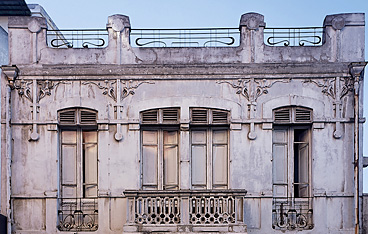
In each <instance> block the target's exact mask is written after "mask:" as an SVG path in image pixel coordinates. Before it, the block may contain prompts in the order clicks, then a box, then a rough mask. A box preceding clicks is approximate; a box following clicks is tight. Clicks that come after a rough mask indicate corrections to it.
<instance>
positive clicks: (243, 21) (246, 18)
mask: <svg viewBox="0 0 368 234" xmlns="http://www.w3.org/2000/svg"><path fill="white" fill-rule="evenodd" d="M265 26H266V23H265V22H264V16H263V15H261V14H258V13H255V12H250V13H246V14H244V15H242V16H241V18H240V24H239V27H246V28H247V29H249V30H256V29H258V28H259V27H265Z"/></svg>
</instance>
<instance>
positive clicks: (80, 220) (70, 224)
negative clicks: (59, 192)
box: [58, 198, 98, 232]
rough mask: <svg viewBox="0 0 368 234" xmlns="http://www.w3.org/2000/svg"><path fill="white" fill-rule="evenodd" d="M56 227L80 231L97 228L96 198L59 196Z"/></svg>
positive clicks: (62, 229) (63, 229) (61, 229)
mask: <svg viewBox="0 0 368 234" xmlns="http://www.w3.org/2000/svg"><path fill="white" fill-rule="evenodd" d="M58 204H59V208H58V219H59V224H58V229H59V230H60V231H70V232H81V231H96V230H97V229H98V204H97V198H59V199H58Z"/></svg>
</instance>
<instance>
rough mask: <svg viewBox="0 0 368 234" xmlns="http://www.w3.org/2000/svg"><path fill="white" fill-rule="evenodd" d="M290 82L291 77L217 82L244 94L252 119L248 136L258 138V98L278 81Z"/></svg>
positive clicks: (251, 138) (252, 138)
mask: <svg viewBox="0 0 368 234" xmlns="http://www.w3.org/2000/svg"><path fill="white" fill-rule="evenodd" d="M279 82H280V83H289V82H290V79H254V78H251V79H239V80H237V82H229V81H217V83H219V84H221V83H226V84H229V85H230V86H231V87H233V88H234V89H236V93H237V94H241V95H242V96H244V97H245V98H246V99H247V100H248V101H249V102H250V103H249V104H248V109H249V119H251V120H252V121H251V123H250V130H249V133H248V138H249V139H250V140H254V139H256V137H257V135H256V133H255V130H254V121H253V120H254V118H255V112H256V111H257V108H256V107H257V99H258V98H259V97H260V96H262V95H263V94H267V93H268V90H269V89H270V88H271V87H272V86H273V85H274V84H276V83H279Z"/></svg>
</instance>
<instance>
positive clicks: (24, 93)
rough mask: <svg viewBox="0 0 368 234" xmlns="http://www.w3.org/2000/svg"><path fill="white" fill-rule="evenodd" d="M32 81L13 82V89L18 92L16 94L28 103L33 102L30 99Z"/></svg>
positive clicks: (31, 98)
mask: <svg viewBox="0 0 368 234" xmlns="http://www.w3.org/2000/svg"><path fill="white" fill-rule="evenodd" d="M30 85H32V81H25V80H15V82H14V88H15V89H16V90H18V94H19V96H21V97H25V98H26V99H28V101H30V102H33V97H32V87H31V86H30Z"/></svg>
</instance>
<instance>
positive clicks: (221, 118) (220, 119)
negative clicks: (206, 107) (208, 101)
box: [212, 110, 228, 124]
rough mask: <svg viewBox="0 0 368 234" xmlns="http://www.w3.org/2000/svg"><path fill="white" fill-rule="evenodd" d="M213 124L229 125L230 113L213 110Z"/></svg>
mask: <svg viewBox="0 0 368 234" xmlns="http://www.w3.org/2000/svg"><path fill="white" fill-rule="evenodd" d="M212 123H213V124H227V123H228V112H227V111H218V110H212Z"/></svg>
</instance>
